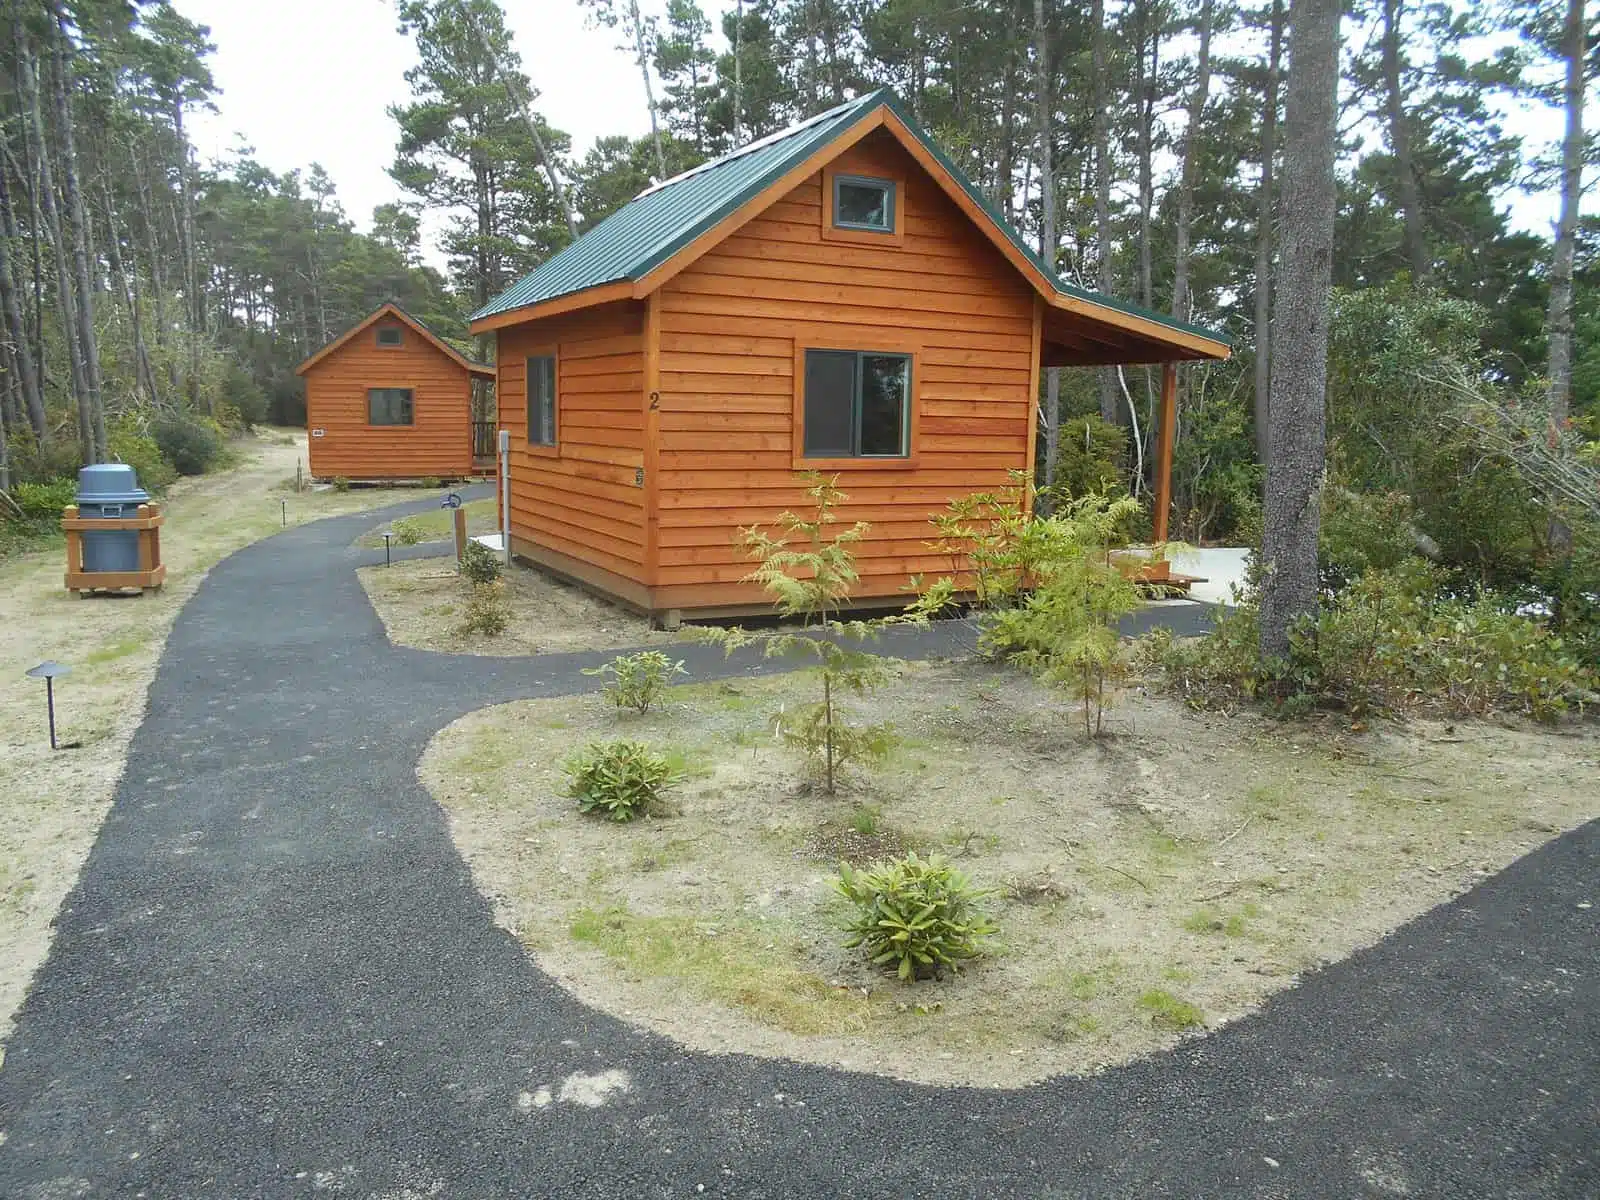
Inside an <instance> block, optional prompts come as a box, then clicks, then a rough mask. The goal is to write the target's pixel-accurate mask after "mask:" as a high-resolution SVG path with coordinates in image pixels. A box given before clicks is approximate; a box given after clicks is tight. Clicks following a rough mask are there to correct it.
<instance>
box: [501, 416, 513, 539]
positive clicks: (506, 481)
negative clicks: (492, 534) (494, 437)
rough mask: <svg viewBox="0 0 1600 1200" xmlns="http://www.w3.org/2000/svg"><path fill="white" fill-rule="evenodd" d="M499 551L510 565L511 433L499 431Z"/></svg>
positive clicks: (504, 430) (505, 430)
mask: <svg viewBox="0 0 1600 1200" xmlns="http://www.w3.org/2000/svg"><path fill="white" fill-rule="evenodd" d="M500 551H501V553H502V554H504V555H505V560H506V566H508V567H509V566H510V565H511V431H510V430H507V429H502V430H500Z"/></svg>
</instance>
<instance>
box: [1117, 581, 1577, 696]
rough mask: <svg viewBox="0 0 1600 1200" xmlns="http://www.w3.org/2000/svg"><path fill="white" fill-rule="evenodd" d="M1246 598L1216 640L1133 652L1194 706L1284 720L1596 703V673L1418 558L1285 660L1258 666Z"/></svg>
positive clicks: (1347, 596) (1535, 622)
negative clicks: (1330, 710)
mask: <svg viewBox="0 0 1600 1200" xmlns="http://www.w3.org/2000/svg"><path fill="white" fill-rule="evenodd" d="M1257 639H1258V630H1257V624H1256V606H1255V601H1254V596H1253V593H1247V594H1246V595H1244V596H1242V597H1240V603H1239V604H1238V606H1237V607H1236V608H1234V609H1232V610H1231V611H1224V612H1219V615H1218V619H1217V623H1216V626H1215V628H1214V630H1213V632H1212V633H1211V634H1210V635H1209V636H1207V637H1205V638H1201V639H1198V640H1194V641H1180V640H1176V639H1174V638H1172V637H1171V635H1170V634H1168V633H1166V632H1164V631H1160V632H1157V633H1155V634H1152V635H1149V636H1148V637H1147V639H1145V641H1144V643H1143V645H1142V646H1141V647H1140V650H1139V655H1140V658H1141V660H1142V661H1143V662H1145V663H1147V664H1150V665H1153V666H1156V667H1157V668H1159V670H1160V671H1161V672H1162V673H1164V675H1165V677H1166V679H1167V681H1168V682H1169V683H1170V684H1171V686H1172V687H1173V688H1174V689H1175V690H1176V691H1177V692H1178V693H1179V694H1180V695H1182V696H1183V697H1184V698H1185V699H1187V700H1188V701H1189V702H1190V703H1191V704H1194V705H1196V706H1197V707H1227V706H1232V705H1236V704H1238V703H1240V702H1243V701H1245V700H1249V699H1254V698H1261V699H1265V700H1269V701H1271V702H1272V703H1274V704H1276V705H1277V706H1278V707H1279V708H1280V710H1281V711H1284V712H1286V713H1289V714H1293V713H1295V712H1299V711H1305V710H1308V709H1311V708H1315V707H1323V706H1331V707H1336V708H1341V709H1344V710H1346V711H1348V712H1350V713H1351V714H1353V715H1355V716H1363V715H1365V714H1367V713H1371V712H1379V713H1391V714H1397V715H1403V714H1407V713H1434V714H1438V715H1442V716H1447V717H1482V716H1487V715H1489V714H1491V713H1511V714H1517V715H1523V716H1529V717H1532V718H1534V719H1536V720H1541V721H1550V720H1554V719H1556V718H1557V717H1559V716H1561V715H1562V714H1563V713H1566V712H1568V711H1569V710H1572V709H1574V708H1582V707H1583V706H1585V705H1588V704H1593V703H1595V702H1596V700H1597V696H1596V688H1597V686H1600V681H1597V679H1596V675H1595V669H1594V666H1593V664H1586V663H1585V662H1584V661H1583V660H1582V659H1581V658H1580V657H1579V655H1578V654H1576V653H1574V651H1573V650H1572V649H1571V648H1570V647H1569V646H1568V645H1567V644H1566V643H1565V642H1564V641H1563V639H1562V638H1561V637H1559V636H1557V635H1556V634H1554V633H1552V632H1551V631H1550V630H1549V628H1548V627H1547V625H1546V624H1545V623H1544V622H1543V621H1542V620H1540V619H1539V618H1538V617H1537V616H1534V615H1528V614H1524V613H1520V612H1517V611H1515V609H1514V607H1513V606H1512V604H1511V603H1510V602H1509V601H1508V600H1507V598H1506V597H1504V596H1501V595H1497V594H1496V593H1493V592H1488V591H1478V592H1474V593H1471V594H1466V595H1460V594H1456V593H1455V592H1454V591H1452V590H1451V589H1450V588H1449V587H1448V585H1447V578H1446V576H1445V575H1444V573H1443V572H1441V571H1439V570H1437V569H1435V568H1432V567H1429V566H1427V565H1425V564H1421V563H1418V562H1416V561H1415V560H1413V561H1410V562H1408V563H1405V564H1403V565H1401V566H1398V567H1395V568H1392V569H1369V570H1367V571H1365V572H1364V573H1362V574H1361V575H1359V576H1357V577H1356V578H1355V579H1354V581H1353V582H1351V583H1350V584H1349V585H1348V586H1346V587H1345V588H1343V589H1342V590H1341V591H1339V592H1337V593H1335V594H1334V596H1333V597H1332V598H1331V599H1330V600H1328V601H1327V602H1326V603H1325V604H1324V605H1323V607H1322V608H1321V610H1320V612H1319V613H1318V615H1317V618H1316V619H1315V621H1312V622H1309V623H1307V624H1304V625H1302V626H1301V627H1300V629H1298V630H1297V631H1296V633H1295V636H1294V638H1293V641H1292V649H1291V652H1290V655H1289V658H1288V660H1287V661H1279V662H1272V663H1266V664H1263V663H1261V662H1260V660H1259V658H1258V656H1257V644H1258V641H1257Z"/></svg>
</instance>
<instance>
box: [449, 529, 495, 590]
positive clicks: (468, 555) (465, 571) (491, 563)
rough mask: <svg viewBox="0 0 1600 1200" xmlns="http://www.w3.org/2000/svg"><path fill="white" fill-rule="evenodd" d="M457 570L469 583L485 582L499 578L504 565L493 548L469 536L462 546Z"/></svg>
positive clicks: (491, 581)
mask: <svg viewBox="0 0 1600 1200" xmlns="http://www.w3.org/2000/svg"><path fill="white" fill-rule="evenodd" d="M456 570H457V571H459V572H460V573H461V578H463V579H465V580H466V581H467V582H468V583H473V584H485V583H493V582H494V581H495V580H497V579H499V578H500V574H501V571H502V570H503V566H502V564H501V562H500V558H499V556H498V555H497V554H495V552H494V551H493V550H491V549H489V547H487V546H485V545H484V544H483V543H482V542H478V541H474V540H473V539H471V538H468V539H467V544H466V545H465V546H463V547H462V548H461V561H460V562H459V563H458V564H456Z"/></svg>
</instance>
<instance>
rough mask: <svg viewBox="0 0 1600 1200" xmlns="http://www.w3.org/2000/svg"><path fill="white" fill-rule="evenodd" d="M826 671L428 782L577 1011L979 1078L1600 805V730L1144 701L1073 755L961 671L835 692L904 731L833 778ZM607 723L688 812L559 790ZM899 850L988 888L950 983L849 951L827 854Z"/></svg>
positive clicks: (517, 733)
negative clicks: (816, 778)
mask: <svg viewBox="0 0 1600 1200" xmlns="http://www.w3.org/2000/svg"><path fill="white" fill-rule="evenodd" d="M814 688H815V679H814V677H813V676H811V675H809V674H806V673H796V674H789V675H779V676H763V677H758V678H746V679H739V680H733V681H728V682H715V683H691V684H687V685H684V686H680V687H677V688H674V689H672V690H671V692H670V693H669V695H668V697H667V701H666V704H665V705H664V707H663V708H662V709H661V710H660V711H658V712H651V713H649V714H647V715H644V716H639V715H634V714H628V715H622V714H618V713H616V712H614V711H613V710H612V709H610V708H609V707H607V706H606V704H605V702H604V701H603V700H602V699H601V698H600V697H598V696H594V695H589V696H581V697H572V698H567V699H560V700H542V701H529V702H524V703H518V704H509V705H503V706H500V707H497V708H492V709H487V710H484V711H482V712H479V713H475V714H472V715H470V716H468V717H465V718H463V719H462V720H460V721H458V722H457V723H456V724H455V725H453V726H451V727H449V728H447V729H445V730H443V731H441V733H440V734H439V735H438V737H437V738H436V739H435V742H434V744H433V745H432V747H431V748H430V749H429V751H428V753H427V754H426V756H425V757H424V759H423V762H422V765H421V768H420V772H421V775H422V778H423V780H424V781H425V782H426V784H427V785H428V786H429V787H430V788H431V789H432V790H433V792H434V794H435V795H436V796H438V797H439V799H440V801H441V802H442V803H443V805H444V806H445V808H446V810H447V811H448V813H449V815H450V820H451V828H452V830H453V833H454V835H455V837H456V839H457V842H458V845H459V846H460V847H461V850H462V852H463V854H464V855H465V857H466V858H467V860H468V862H469V863H470V864H471V866H472V869H473V872H474V875H475V877H476V878H477V880H478V882H479V885H480V886H481V887H482V889H483V890H484V891H485V892H486V893H487V894H489V895H491V896H494V897H495V898H496V904H497V907H498V913H499V917H500V919H501V920H502V921H503V922H504V923H505V924H506V925H507V926H508V927H509V928H511V929H513V930H515V931H517V933H518V935H519V936H520V937H521V938H522V939H523V941H524V942H525V943H526V944H527V945H528V946H529V948H530V949H531V950H532V951H533V952H534V953H535V954H536V955H537V956H538V958H539V960H540V962H541V964H543V965H544V966H545V967H546V968H547V969H548V970H549V971H550V972H551V974H552V975H553V976H554V977H555V978H557V979H559V980H561V981H562V983H563V984H564V985H565V986H567V987H569V988H570V989H572V991H573V992H575V993H576V994H577V995H578V996H580V997H582V998H583V999H585V1000H586V1001H588V1002H590V1003H593V1004H595V1005H597V1006H599V1007H601V1008H604V1009H607V1010H609V1011H611V1012H614V1013H618V1014H622V1015H625V1016H626V1017H627V1018H628V1019H630V1020H634V1021H638V1022H642V1023H644V1024H647V1025H649V1026H650V1027H652V1028H654V1029H656V1030H658V1031H661V1032H663V1033H666V1034H669V1035H671V1036H673V1037H676V1038H678V1039H680V1040H681V1041H683V1042H685V1043H687V1044H689V1045H692V1046H696V1047H701V1048H705V1049H712V1050H738V1051H746V1052H752V1053H763V1054H773V1055H779V1056H783V1057H788V1058H795V1059H800V1060H805V1061H811V1062H820V1063H827V1064H839V1063H843V1064H847V1065H849V1066H852V1067H855V1068H859V1069H863V1070H872V1071H880V1072H883V1073H886V1074H891V1075H895V1076H899V1077H902V1078H908V1079H915V1080H922V1081H929V1082H965V1083H976V1084H995V1085H1014V1084H1020V1083H1024V1082H1027V1081H1030V1080H1033V1079H1037V1078H1040V1077H1042V1076H1047V1075H1052V1074H1059V1073H1062V1072H1075V1071H1091V1070H1094V1069H1096V1068H1097V1067H1099V1066H1102V1065H1104V1064H1107V1063H1114V1062H1121V1061H1126V1060H1127V1059H1129V1058H1131V1057H1133V1056H1136V1055H1138V1054H1142V1053H1146V1052H1148V1051H1151V1050H1154V1049H1157V1048H1159V1047H1161V1046H1163V1045H1166V1044H1169V1043H1170V1042H1171V1041H1173V1040H1174V1039H1175V1038H1177V1037H1180V1036H1185V1035H1189V1034H1193V1033H1194V1032H1196V1031H1198V1030H1201V1029H1204V1028H1214V1027H1216V1026H1217V1025H1220V1024H1223V1023H1225V1022H1227V1021H1230V1020H1233V1019H1236V1018H1237V1017H1239V1016H1241V1015H1242V1014H1244V1013H1247V1012H1249V1011H1250V1010H1251V1009H1252V1008H1254V1007H1255V1006H1256V1005H1258V1004H1259V1003H1260V1002H1261V1001H1262V1000H1263V999H1265V998H1266V997H1267V996H1269V995H1271V994H1272V993H1273V992H1275V991H1278V990H1280V989H1282V988H1284V987H1287V986H1291V985H1292V984H1293V983H1294V981H1295V980H1296V978H1297V977H1298V974H1299V973H1300V972H1302V971H1305V970H1308V969H1312V968H1315V967H1316V966H1318V965H1320V964H1322V963H1325V962H1328V961H1331V960H1335V959H1338V958H1342V957H1344V956H1345V955H1348V954H1349V953H1350V952H1351V951H1353V950H1355V949H1357V948H1358V947H1360V946H1364V945H1368V944H1370V943H1371V942H1373V941H1375V940H1376V939H1377V938H1379V937H1381V936H1383V935H1384V934H1385V933H1387V932H1388V931H1390V930H1392V929H1394V928H1395V927H1396V926H1397V925H1399V924H1401V923H1402V922H1403V921H1405V920H1407V919H1408V918H1410V917H1413V916H1415V915H1417V914H1418V913H1421V912H1423V911H1425V910H1426V909H1428V908H1430V907H1432V906H1433V905H1435V904H1438V903H1440V902H1442V901H1444V900H1447V899H1448V898H1449V897H1450V896H1452V895H1454V894H1456V893H1458V892H1459V891H1461V890H1462V889H1464V888H1466V887H1468V886H1470V885H1471V884H1472V883H1473V882H1475V881H1477V880H1479V879H1481V878H1483V877H1484V876H1485V875H1487V874H1489V873H1492V872H1493V871H1495V870H1498V869H1499V868H1501V867H1503V866H1504V865H1506V864H1507V863H1508V862H1510V861H1511V860H1512V859H1513V858H1515V857H1517V856H1518V855H1520V854H1522V853H1524V852H1526V851H1527V850H1530V849H1532V848H1534V847H1535V846H1537V845H1539V844H1540V843H1541V842H1543V841H1544V840H1546V839H1547V838H1548V837H1549V836H1550V835H1551V834H1552V833H1553V832H1556V831H1559V830H1562V829H1568V828H1572V827H1574V826H1576V825H1578V824H1580V823H1582V822H1583V821H1584V820H1587V819H1589V818H1591V817H1593V816H1595V815H1597V814H1600V795H1597V794H1596V793H1595V791H1594V788H1593V786H1592V783H1593V778H1594V771H1595V767H1596V765H1597V764H1600V731H1596V730H1595V729H1594V728H1593V727H1592V726H1587V725H1582V724H1577V723H1574V724H1570V725H1567V726H1565V727H1563V728H1562V729H1559V730H1555V731H1551V730H1545V729H1535V728H1521V727H1517V728H1512V727H1506V726H1490V725H1474V726H1472V727H1471V731H1470V734H1469V735H1467V736H1465V737H1462V736H1461V734H1460V733H1459V732H1458V733H1457V734H1455V735H1445V734H1444V733H1443V732H1442V727H1438V726H1433V725H1429V724H1427V723H1425V722H1417V723H1413V724H1409V725H1406V726H1403V727H1401V726H1390V725H1383V724H1379V725H1377V726H1375V727H1374V728H1373V729H1372V730H1371V731H1370V732H1367V733H1364V734H1361V735H1351V734H1349V733H1348V732H1346V731H1343V730H1339V729H1337V728H1336V727H1334V726H1329V727H1328V731H1321V732H1319V731H1318V730H1317V729H1315V728H1309V729H1308V728H1305V727H1301V726H1296V727H1292V728H1291V727H1285V726H1281V725H1277V724H1275V723H1272V722H1270V721H1267V720H1259V719H1256V718H1253V717H1249V716H1239V717H1231V718H1230V717H1223V716H1219V715H1216V714H1201V713H1194V712H1191V711H1189V710H1188V709H1187V708H1185V707H1184V706H1182V705H1181V704H1178V703H1174V702H1172V701H1171V700H1169V699H1166V698H1163V697H1160V696H1143V697H1142V696H1139V695H1137V694H1131V695H1130V696H1129V698H1128V701H1127V703H1126V704H1125V705H1124V706H1123V707H1122V708H1121V709H1120V710H1119V712H1118V718H1119V721H1120V722H1121V723H1122V726H1123V727H1124V728H1126V729H1127V730H1128V732H1126V733H1123V734H1121V735H1120V736H1118V737H1116V738H1113V739H1108V740H1106V741H1104V742H1098V743H1090V742H1087V741H1086V740H1085V739H1084V738H1083V737H1082V735H1081V734H1079V733H1078V732H1077V731H1076V729H1075V727H1074V726H1073V724H1072V722H1071V720H1070V714H1064V713H1063V708H1064V706H1063V704H1062V702H1061V700H1060V698H1059V697H1057V696H1055V695H1053V694H1051V693H1049V692H1046V691H1044V690H1043V689H1041V688H1039V687H1037V686H1036V685H1035V684H1033V683H1032V682H1031V681H1029V680H1027V679H1025V678H1022V677H1019V676H1017V675H1015V674H1012V673H1010V672H1008V671H1005V670H1003V669H1000V668H995V667H988V666H982V665H972V664H968V665H955V666H939V667H930V666H915V665H902V666H901V667H900V668H899V675H898V677H897V678H896V679H895V681H893V682H892V683H891V684H889V685H888V686H887V687H885V688H884V689H883V690H882V691H881V692H879V693H877V694H876V695H874V696H873V697H872V698H870V699H868V700H861V699H857V698H854V697H852V698H849V699H848V701H847V703H846V707H847V708H849V709H852V710H853V711H855V712H856V713H857V715H858V717H861V718H865V719H870V720H874V721H877V720H889V721H892V722H893V723H894V724H895V726H896V728H897V729H899V730H900V731H901V732H902V733H903V734H904V735H905V736H906V738H907V739H908V742H909V745H910V746H911V747H912V748H911V750H910V751H909V752H907V751H905V750H902V751H901V752H900V753H897V754H896V755H894V756H893V757H892V758H891V760H890V761H889V762H888V763H887V764H885V765H884V766H883V767H882V768H880V769H873V770H870V771H858V772H856V773H854V774H853V775H852V776H851V777H850V779H849V781H848V783H847V786H846V788H845V790H844V793H843V794H841V795H839V796H837V797H828V796H825V795H822V794H820V793H819V792H818V791H817V790H816V789H815V788H814V786H813V785H812V784H811V783H810V782H809V781H808V780H807V779H806V778H805V777H804V775H803V773H802V771H801V769H800V764H799V763H798V761H797V759H796V757H795V756H794V754H793V752H791V751H790V750H788V749H786V748H785V747H783V746H781V745H779V744H777V743H776V742H775V740H774V734H773V727H774V717H775V716H776V715H777V714H778V713H779V712H780V711H782V710H792V709H793V707H794V706H795V705H796V704H797V703H800V702H803V701H806V700H809V699H811V697H812V695H813V692H814ZM1457 728H1458V731H1459V730H1460V728H1461V726H1459V725H1458V727H1457ZM614 736H626V737H629V738H633V739H636V740H640V741H643V742H646V743H648V744H650V745H651V746H652V747H654V748H655V749H656V750H657V751H658V752H662V753H671V754H672V755H673V757H674V761H675V762H676V763H678V764H680V766H681V769H682V770H683V772H684V775H685V778H684V779H683V780H682V781H681V782H680V783H679V784H678V785H677V786H676V787H675V788H674V790H673V792H672V793H671V796H672V799H673V808H674V812H675V815H673V816H670V817H665V818H661V819H654V820H647V821H640V822H635V823H633V824H631V825H628V826H622V827H618V826H613V825H607V824H604V823H600V822H593V821H586V820H583V819H582V818H581V817H580V816H579V814H577V813H576V812H575V811H574V810H573V808H572V805H571V802H570V800H568V799H567V798H566V797H565V795H564V781H563V780H562V778H561V775H560V772H559V763H560V762H561V761H562V760H563V759H564V758H565V757H566V756H567V755H568V754H569V753H570V752H571V751H572V750H573V749H575V748H577V747H578V746H581V745H583V744H584V743H585V742H588V741H592V740H596V739H597V738H604V737H614ZM910 849H916V850H918V851H919V852H927V851H931V850H937V851H939V852H941V853H943V854H945V855H946V856H948V857H949V858H951V859H952V860H953V861H954V862H955V863H956V864H957V865H958V866H959V867H960V868H961V869H962V870H963V871H965V872H967V873H968V874H969V875H971V876H972V877H973V879H974V880H975V881H976V882H977V883H978V884H979V885H981V886H986V887H989V888H992V889H994V895H993V897H992V899H991V901H990V904H991V907H992V909H993V912H994V915H995V917H996V919H997V921H998V924H999V927H1000V937H999V939H998V941H999V944H998V945H997V946H996V948H995V950H994V952H993V953H991V954H990V955H988V956H987V957H985V958H984V959H981V960H978V961H976V962H974V963H972V964H971V965H970V966H969V967H968V968H967V969H966V970H965V971H964V972H963V973H962V974H961V975H959V976H952V977H948V978H945V979H942V980H936V981H929V982H924V983H918V984H902V983H899V982H898V981H896V980H894V979H892V978H889V977H887V976H885V975H883V974H882V973H881V972H879V971H876V970H874V969H872V968H871V967H870V966H869V965H868V964H867V963H866V962H865V961H864V960H863V959H862V958H861V957H860V956H859V954H857V953H856V952H852V951H848V950H846V949H844V948H843V946H842V945H841V941H842V934H841V932H840V925H841V923H842V921H843V920H844V917H845V913H844V910H843V907H842V902H841V901H840V900H839V899H838V897H837V896H835V895H834V894H833V892H832V891H831V889H830V887H829V879H830V877H831V876H832V875H833V874H834V872H835V871H836V869H837V864H838V863H839V862H840V861H841V860H844V861H849V862H851V863H853V864H856V865H863V864H866V863H870V862H872V861H875V860H878V859H883V858H887V857H892V856H896V855H899V854H902V853H904V852H905V851H907V850H910Z"/></svg>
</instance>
